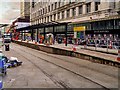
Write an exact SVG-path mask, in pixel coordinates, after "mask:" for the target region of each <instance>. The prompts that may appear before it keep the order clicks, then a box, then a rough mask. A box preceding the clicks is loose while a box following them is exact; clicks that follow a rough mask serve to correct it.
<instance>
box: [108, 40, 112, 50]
mask: <svg viewBox="0 0 120 90" xmlns="http://www.w3.org/2000/svg"><path fill="white" fill-rule="evenodd" d="M109 48H110V49H112V41H110V46H109Z"/></svg>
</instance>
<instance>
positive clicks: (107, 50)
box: [107, 38, 109, 52]
mask: <svg viewBox="0 0 120 90" xmlns="http://www.w3.org/2000/svg"><path fill="white" fill-rule="evenodd" d="M108 40H109V39H108V38H107V52H108Z"/></svg>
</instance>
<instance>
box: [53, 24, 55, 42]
mask: <svg viewBox="0 0 120 90" xmlns="http://www.w3.org/2000/svg"><path fill="white" fill-rule="evenodd" d="M53 44H55V27H54V26H53Z"/></svg>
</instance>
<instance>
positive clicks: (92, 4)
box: [91, 1, 95, 12]
mask: <svg viewBox="0 0 120 90" xmlns="http://www.w3.org/2000/svg"><path fill="white" fill-rule="evenodd" d="M94 11H95V2H94V1H93V2H92V3H91V12H94Z"/></svg>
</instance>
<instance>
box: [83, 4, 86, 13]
mask: <svg viewBox="0 0 120 90" xmlns="http://www.w3.org/2000/svg"><path fill="white" fill-rule="evenodd" d="M83 14H86V5H85V4H83Z"/></svg>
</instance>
